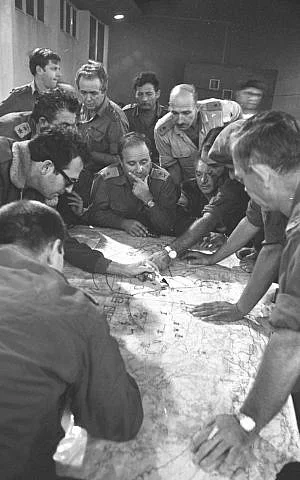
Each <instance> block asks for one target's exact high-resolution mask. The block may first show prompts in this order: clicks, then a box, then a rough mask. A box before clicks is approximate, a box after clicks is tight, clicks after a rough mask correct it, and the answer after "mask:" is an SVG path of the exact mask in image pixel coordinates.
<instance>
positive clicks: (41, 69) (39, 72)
mask: <svg viewBox="0 0 300 480" xmlns="http://www.w3.org/2000/svg"><path fill="white" fill-rule="evenodd" d="M35 73H36V74H38V75H40V74H41V73H44V69H43V68H42V67H41V66H40V65H37V66H36V67H35Z"/></svg>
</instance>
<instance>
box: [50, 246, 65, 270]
mask: <svg viewBox="0 0 300 480" xmlns="http://www.w3.org/2000/svg"><path fill="white" fill-rule="evenodd" d="M46 261H47V264H48V265H49V267H52V268H55V269H56V270H58V271H59V272H62V271H63V267H64V247H63V244H62V241H61V240H60V239H59V238H57V239H56V240H55V241H54V242H53V243H49V245H48V247H47V257H46Z"/></svg>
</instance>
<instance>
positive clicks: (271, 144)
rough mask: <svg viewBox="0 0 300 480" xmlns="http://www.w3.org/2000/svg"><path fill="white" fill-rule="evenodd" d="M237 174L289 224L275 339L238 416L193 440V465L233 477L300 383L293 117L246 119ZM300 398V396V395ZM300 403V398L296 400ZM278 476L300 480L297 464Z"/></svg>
mask: <svg viewBox="0 0 300 480" xmlns="http://www.w3.org/2000/svg"><path fill="white" fill-rule="evenodd" d="M233 161H234V168H235V174H236V176H237V177H238V178H240V180H241V181H242V182H243V183H244V185H245V188H246V189H247V191H248V193H249V195H250V196H251V198H252V199H253V200H255V202H257V203H258V204H259V205H260V206H261V207H262V208H264V209H268V210H272V211H279V212H281V213H282V214H283V215H284V216H286V217H288V218H289V221H288V224H287V227H286V237H287V240H286V244H285V247H284V250H283V253H282V256H281V262H280V269H279V293H278V295H277V298H276V303H275V308H274V310H273V311H272V313H271V318H270V322H271V325H272V327H273V329H274V330H273V333H272V335H271V337H270V340H269V343H268V345H267V347H266V349H265V352H264V355H263V358H262V361H261V364H260V367H259V370H258V372H257V374H256V378H255V380H254V383H253V385H252V387H251V389H250V391H249V393H248V395H247V397H246V399H245V400H244V403H243V405H242V407H241V408H240V409H239V410H238V411H236V414H235V415H232V414H230V415H228V414H226V415H217V416H216V417H215V419H212V418H211V419H210V421H209V423H208V424H207V425H206V426H204V427H203V428H201V430H200V431H199V432H197V433H196V435H195V436H194V438H193V442H192V451H193V454H194V462H195V463H196V464H198V465H199V466H200V467H201V468H203V469H204V470H208V471H210V472H211V471H212V469H214V468H215V469H218V471H219V473H220V474H221V475H226V476H231V475H233V474H234V472H235V471H237V470H238V469H239V468H245V465H246V463H245V461H246V458H247V454H248V452H249V450H250V448H251V446H252V444H253V442H254V440H255V439H256V438H257V436H258V434H259V433H260V431H261V430H262V429H263V428H264V427H265V426H266V425H267V424H268V423H269V422H270V421H271V420H272V419H273V418H274V416H275V415H276V414H277V413H278V412H279V410H280V409H281V408H282V407H283V405H284V403H285V402H286V400H287V398H288V396H289V394H290V393H291V392H293V391H294V392H299V378H300V317H299V311H300V184H299V178H300V131H299V126H298V124H297V122H296V119H294V118H293V117H292V116H290V115H288V114H285V113H282V112H266V113H262V114H258V115H256V117H253V119H252V118H250V119H248V120H247V121H246V122H245V124H244V125H243V127H242V129H241V131H240V135H239V137H238V139H237V141H236V143H235V144H234V146H233ZM298 395H299V394H298ZM298 398H299V396H298ZM298 407H299V405H298ZM283 470H284V471H283V472H282V474H280V475H279V478H280V479H281V478H282V479H283V478H286V479H296V478H299V472H300V468H299V464H298V466H297V464H295V463H292V464H291V465H290V472H289V465H287V466H286V467H285V468H284V469H283Z"/></svg>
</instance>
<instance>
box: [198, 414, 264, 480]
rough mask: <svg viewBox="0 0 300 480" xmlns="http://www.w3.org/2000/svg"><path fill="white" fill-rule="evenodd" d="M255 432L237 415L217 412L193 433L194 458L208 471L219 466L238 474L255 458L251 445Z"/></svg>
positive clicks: (229, 473) (232, 475)
mask: <svg viewBox="0 0 300 480" xmlns="http://www.w3.org/2000/svg"><path fill="white" fill-rule="evenodd" d="M256 436H257V434H256V433H248V432H246V431H245V430H244V429H243V428H242V427H241V426H240V424H239V422H238V420H237V418H236V417H235V416H234V415H217V416H216V418H215V419H213V420H210V421H209V422H208V423H206V424H205V425H204V427H203V428H202V429H201V430H200V431H199V432H197V433H196V434H195V435H194V436H193V438H192V442H191V451H192V454H193V462H194V463H195V464H196V465H199V467H200V468H202V469H203V470H205V471H206V472H211V471H213V470H217V471H218V472H219V473H220V474H221V475H226V476H227V477H229V478H235V477H236V476H237V475H238V474H239V473H241V471H242V470H245V469H246V468H247V466H248V465H249V464H250V463H251V462H253V460H254V458H255V457H254V455H253V454H252V452H251V446H252V444H253V442H254V440H255V438H256Z"/></svg>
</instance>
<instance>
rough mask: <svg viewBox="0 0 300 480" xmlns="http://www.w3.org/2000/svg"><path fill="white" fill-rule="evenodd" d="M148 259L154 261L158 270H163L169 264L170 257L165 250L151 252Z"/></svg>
mask: <svg viewBox="0 0 300 480" xmlns="http://www.w3.org/2000/svg"><path fill="white" fill-rule="evenodd" d="M149 261H150V262H151V263H154V264H155V265H156V266H157V268H158V269H159V270H160V271H163V270H165V269H166V268H168V266H169V265H170V262H171V259H170V257H169V255H168V254H167V252H166V251H165V250H161V251H159V252H155V253H153V254H152V255H151V256H150V257H149Z"/></svg>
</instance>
